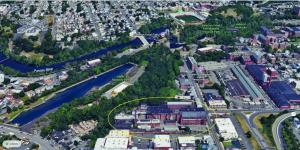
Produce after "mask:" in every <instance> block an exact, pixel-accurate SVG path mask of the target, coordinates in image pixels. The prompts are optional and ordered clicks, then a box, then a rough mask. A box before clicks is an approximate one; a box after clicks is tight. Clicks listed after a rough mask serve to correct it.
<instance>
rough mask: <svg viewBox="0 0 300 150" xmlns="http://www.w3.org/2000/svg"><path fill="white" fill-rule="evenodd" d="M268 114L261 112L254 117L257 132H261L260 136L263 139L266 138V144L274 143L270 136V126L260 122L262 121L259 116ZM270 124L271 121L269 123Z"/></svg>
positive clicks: (267, 115)
mask: <svg viewBox="0 0 300 150" xmlns="http://www.w3.org/2000/svg"><path fill="white" fill-rule="evenodd" d="M269 116H270V114H261V115H258V116H256V117H255V118H254V124H255V125H256V126H257V128H258V130H259V132H260V133H261V134H262V136H263V137H264V139H265V140H266V142H267V144H268V145H274V144H275V143H274V139H273V136H272V128H271V127H268V126H267V125H266V124H262V122H261V121H260V120H261V118H267V117H269ZM270 125H272V123H271V124H270Z"/></svg>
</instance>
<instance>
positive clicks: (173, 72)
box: [41, 46, 182, 142]
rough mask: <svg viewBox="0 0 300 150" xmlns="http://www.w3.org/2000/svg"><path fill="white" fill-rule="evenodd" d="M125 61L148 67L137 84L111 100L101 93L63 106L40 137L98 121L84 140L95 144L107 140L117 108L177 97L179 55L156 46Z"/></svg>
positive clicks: (180, 62) (50, 117) (180, 63)
mask: <svg viewBox="0 0 300 150" xmlns="http://www.w3.org/2000/svg"><path fill="white" fill-rule="evenodd" d="M123 60H128V61H131V62H133V63H136V64H140V65H147V67H146V69H145V72H144V74H143V75H142V76H141V77H140V79H139V80H138V82H136V83H135V84H134V85H133V86H130V87H128V88H127V89H126V90H125V91H123V92H122V93H120V94H119V95H118V96H116V97H114V98H112V99H111V100H107V99H105V98H103V97H101V98H100V96H101V92H98V93H94V94H91V95H89V96H86V97H82V98H80V99H77V100H74V101H73V102H71V103H69V104H64V105H63V106H62V107H60V108H59V109H58V110H57V111H56V112H55V113H52V114H50V115H49V116H48V117H49V119H50V120H51V123H50V125H49V126H46V127H44V128H43V129H42V132H41V135H42V136H46V135H48V134H49V133H51V132H52V131H53V130H65V129H66V128H67V127H68V125H69V124H72V123H78V122H80V121H83V120H90V119H95V120H97V121H98V122H99V123H98V125H97V128H96V129H95V130H94V131H93V132H92V133H91V134H90V135H87V136H85V137H83V138H84V139H92V141H93V142H94V141H95V140H96V139H97V138H99V137H103V136H105V135H106V134H107V133H108V131H109V130H110V129H111V127H110V126H109V124H108V122H107V119H108V118H107V115H108V112H109V111H110V110H111V109H113V108H114V107H115V106H118V105H119V104H121V103H124V102H126V101H129V100H132V99H135V98H142V97H151V96H174V95H175V94H176V93H177V88H176V86H175V82H174V80H175V79H176V77H177V76H178V74H179V65H182V61H181V60H180V54H179V52H178V51H176V52H174V53H171V52H170V51H169V49H167V48H165V47H162V46H154V47H152V48H150V49H148V50H145V51H142V52H139V53H138V54H136V55H134V56H131V57H127V58H123ZM94 100H99V102H100V104H99V105H93V106H92V107H88V108H85V109H77V108H76V106H78V105H81V104H83V103H86V102H87V101H88V102H91V101H94ZM137 105H138V103H130V105H126V107H127V108H124V110H130V109H131V108H133V107H136V106H137Z"/></svg>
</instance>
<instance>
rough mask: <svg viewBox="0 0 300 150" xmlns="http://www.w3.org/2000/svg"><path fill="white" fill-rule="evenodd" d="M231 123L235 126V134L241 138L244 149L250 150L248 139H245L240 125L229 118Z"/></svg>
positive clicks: (231, 117) (232, 118)
mask: <svg viewBox="0 0 300 150" xmlns="http://www.w3.org/2000/svg"><path fill="white" fill-rule="evenodd" d="M229 118H230V120H231V122H232V123H233V125H234V126H235V129H236V132H237V133H238V135H239V137H240V138H242V140H241V141H242V142H243V143H244V146H245V149H246V150H252V149H253V148H252V145H251V144H250V142H249V139H248V138H247V136H246V135H245V133H244V131H243V129H242V128H241V126H240V124H239V123H238V121H237V120H236V119H235V118H234V117H233V116H230V117H229Z"/></svg>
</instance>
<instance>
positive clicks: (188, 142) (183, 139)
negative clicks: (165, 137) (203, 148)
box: [178, 136, 196, 150]
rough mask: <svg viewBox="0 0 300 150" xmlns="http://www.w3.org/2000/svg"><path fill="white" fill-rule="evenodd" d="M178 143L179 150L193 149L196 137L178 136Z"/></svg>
mask: <svg viewBox="0 0 300 150" xmlns="http://www.w3.org/2000/svg"><path fill="white" fill-rule="evenodd" d="M178 144H179V147H180V150H193V149H195V148H196V139H195V137H194V136H179V137H178Z"/></svg>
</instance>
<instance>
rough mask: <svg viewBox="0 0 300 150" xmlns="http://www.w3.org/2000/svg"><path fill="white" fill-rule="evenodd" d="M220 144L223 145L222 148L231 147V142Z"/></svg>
mask: <svg viewBox="0 0 300 150" xmlns="http://www.w3.org/2000/svg"><path fill="white" fill-rule="evenodd" d="M222 143H223V146H224V147H230V146H232V143H231V141H224V142H222Z"/></svg>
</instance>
